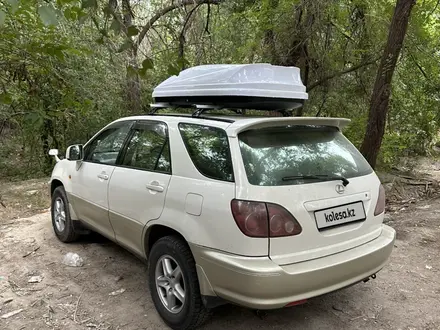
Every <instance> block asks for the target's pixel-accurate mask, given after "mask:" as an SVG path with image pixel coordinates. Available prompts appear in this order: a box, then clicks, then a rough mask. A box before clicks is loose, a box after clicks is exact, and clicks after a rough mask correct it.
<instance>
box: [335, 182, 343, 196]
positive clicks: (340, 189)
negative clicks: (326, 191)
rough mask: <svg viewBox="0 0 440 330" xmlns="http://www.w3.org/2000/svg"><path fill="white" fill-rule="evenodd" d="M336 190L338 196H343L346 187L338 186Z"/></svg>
mask: <svg viewBox="0 0 440 330" xmlns="http://www.w3.org/2000/svg"><path fill="white" fill-rule="evenodd" d="M335 190H336V192H337V193H338V194H343V193H344V191H345V187H344V186H343V185H342V184H337V185H336V187H335Z"/></svg>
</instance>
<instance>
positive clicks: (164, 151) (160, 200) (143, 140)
mask: <svg viewBox="0 0 440 330" xmlns="http://www.w3.org/2000/svg"><path fill="white" fill-rule="evenodd" d="M170 178H171V158H170V146H169V138H168V127H167V125H166V124H165V123H163V122H159V121H138V122H136V124H135V125H134V126H133V128H132V132H131V134H130V136H129V138H128V142H127V144H126V147H125V149H124V151H123V152H122V154H121V158H120V160H118V164H117V167H116V168H115V170H114V171H113V174H112V176H111V179H110V184H109V192H108V198H109V208H110V212H109V216H110V222H111V224H112V227H113V229H114V231H115V235H116V240H117V241H118V242H119V243H120V244H122V245H124V246H125V247H127V248H129V249H131V250H132V251H133V252H136V253H138V254H140V255H142V253H143V248H142V230H143V228H144V226H145V225H146V223H147V222H148V221H150V220H153V219H157V218H159V217H160V215H161V213H162V210H163V207H164V204H165V196H166V193H167V189H168V184H169V182H170Z"/></svg>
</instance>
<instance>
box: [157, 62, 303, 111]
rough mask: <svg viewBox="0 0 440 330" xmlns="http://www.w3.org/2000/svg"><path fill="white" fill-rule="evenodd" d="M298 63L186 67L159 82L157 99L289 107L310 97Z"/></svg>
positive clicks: (225, 105)
mask: <svg viewBox="0 0 440 330" xmlns="http://www.w3.org/2000/svg"><path fill="white" fill-rule="evenodd" d="M307 97H308V96H307V93H306V87H305V86H304V84H303V83H302V81H301V76H300V71H299V69H298V68H296V67H283V66H275V65H271V64H213V65H201V66H196V67H193V68H189V69H186V70H184V71H182V72H180V74H179V75H178V76H172V77H170V78H168V79H167V80H165V81H164V82H162V83H161V84H159V85H158V86H157V87H156V88H155V89H154V91H153V98H154V101H155V102H156V103H162V104H170V105H174V106H183V107H184V106H195V105H202V106H208V107H209V106H215V107H221V108H247V109H261V110H288V109H293V108H296V107H298V106H300V105H302V104H303V102H304V100H306V99H307Z"/></svg>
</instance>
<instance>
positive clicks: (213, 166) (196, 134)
mask: <svg viewBox="0 0 440 330" xmlns="http://www.w3.org/2000/svg"><path fill="white" fill-rule="evenodd" d="M179 130H180V134H181V135H182V139H183V142H184V143H185V146H186V150H187V151H188V154H189V156H190V157H191V160H192V161H193V163H194V165H195V167H196V168H197V169H198V170H199V172H200V173H202V174H203V175H204V176H206V177H208V178H212V179H216V180H221V181H229V182H233V181H234V174H233V173H234V172H233V170H232V161H231V152H230V150H229V142H228V136H227V135H226V132H225V131H224V130H223V129H221V128H217V127H210V126H202V125H196V124H184V123H181V124H179Z"/></svg>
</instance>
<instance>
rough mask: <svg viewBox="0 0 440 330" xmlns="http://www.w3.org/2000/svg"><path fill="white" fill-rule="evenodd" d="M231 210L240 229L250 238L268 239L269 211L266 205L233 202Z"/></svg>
mask: <svg viewBox="0 0 440 330" xmlns="http://www.w3.org/2000/svg"><path fill="white" fill-rule="evenodd" d="M231 210H232V214H233V216H234V219H235V222H236V223H237V225H238V228H240V230H241V231H242V232H243V234H245V235H246V236H250V237H267V236H268V225H267V209H266V204H265V203H259V202H246V201H240V200H235V199H234V200H233V201H232V202H231Z"/></svg>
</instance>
